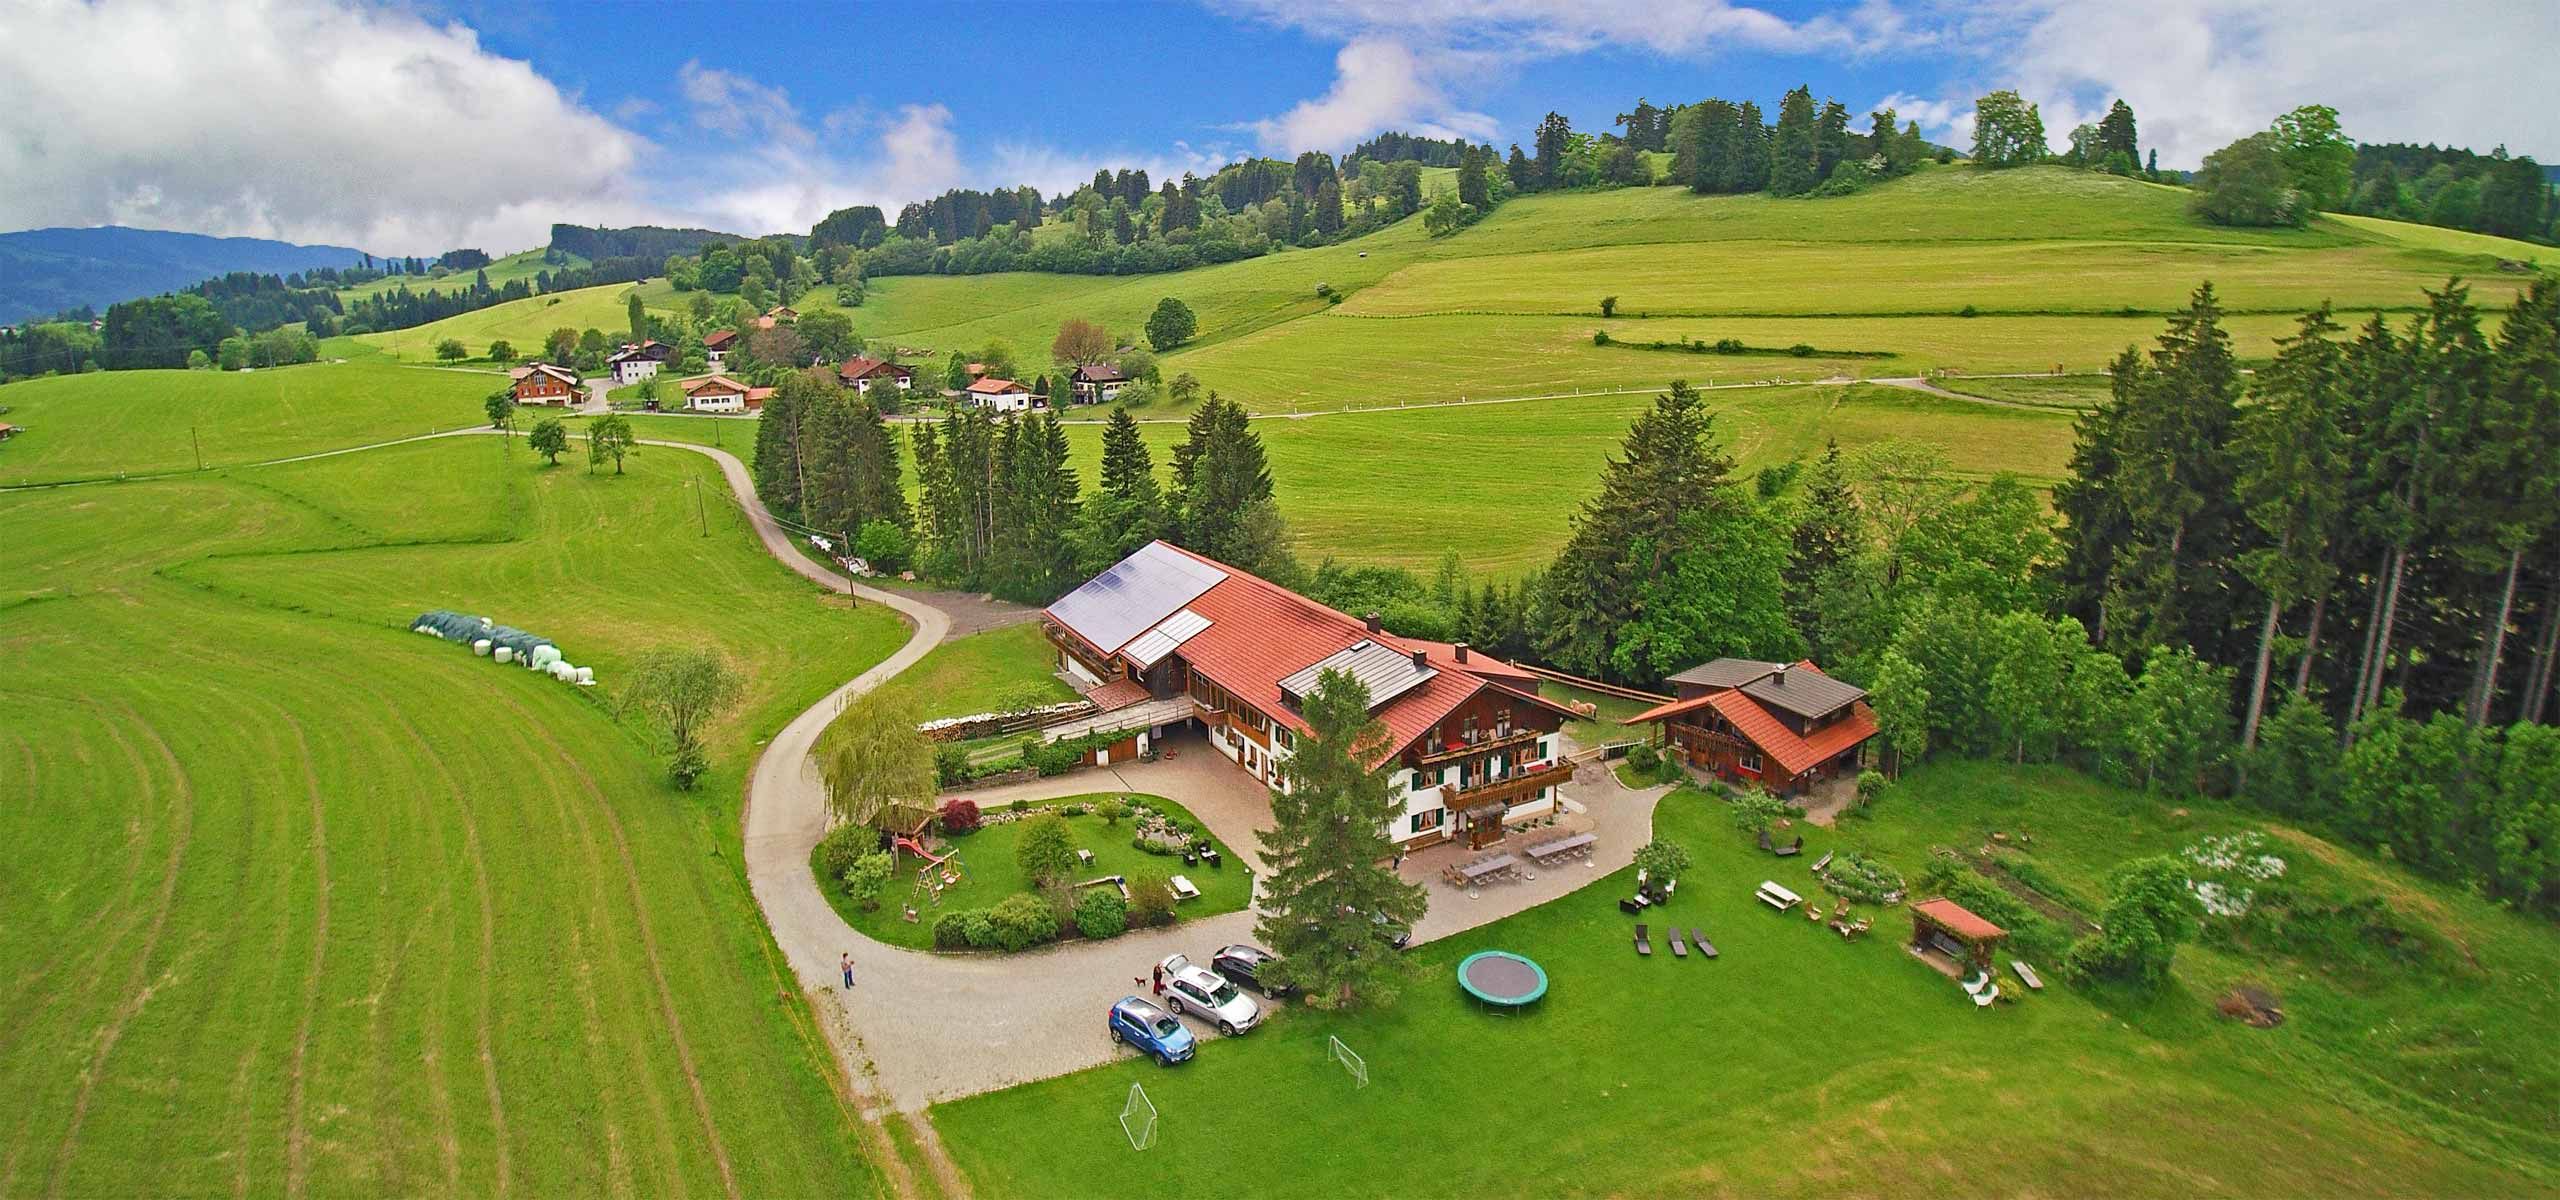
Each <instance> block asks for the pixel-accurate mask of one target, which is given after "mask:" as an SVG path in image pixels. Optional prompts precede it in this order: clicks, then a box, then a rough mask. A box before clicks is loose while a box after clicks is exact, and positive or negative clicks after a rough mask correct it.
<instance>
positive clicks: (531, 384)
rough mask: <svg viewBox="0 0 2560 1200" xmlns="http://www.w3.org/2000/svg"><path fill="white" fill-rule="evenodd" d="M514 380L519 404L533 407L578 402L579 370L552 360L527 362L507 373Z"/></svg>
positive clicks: (565, 404) (566, 404)
mask: <svg viewBox="0 0 2560 1200" xmlns="http://www.w3.org/2000/svg"><path fill="white" fill-rule="evenodd" d="M507 378H508V379H509V380H511V381H513V382H514V384H515V393H516V403H518V404H524V405H533V406H537V407H540V406H548V405H555V404H556V405H559V406H561V407H564V408H565V407H568V406H569V405H573V404H576V403H577V402H578V399H579V397H578V383H579V379H578V373H577V372H575V371H572V370H570V369H569V368H567V367H555V366H552V365H551V364H550V363H543V362H535V363H526V364H525V365H523V366H521V367H517V368H516V369H514V370H512V371H509V372H507Z"/></svg>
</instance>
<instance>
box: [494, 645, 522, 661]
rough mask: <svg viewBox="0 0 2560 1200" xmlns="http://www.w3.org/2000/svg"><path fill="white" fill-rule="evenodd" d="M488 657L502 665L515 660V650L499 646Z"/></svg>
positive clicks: (510, 647)
mask: <svg viewBox="0 0 2560 1200" xmlns="http://www.w3.org/2000/svg"><path fill="white" fill-rule="evenodd" d="M490 657H492V658H495V659H497V660H498V661H499V662H502V663H506V662H514V661H515V660H516V652H515V648H514V647H512V646H500V647H498V648H497V649H496V650H493V651H490Z"/></svg>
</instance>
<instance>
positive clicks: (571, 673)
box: [551, 662, 578, 683]
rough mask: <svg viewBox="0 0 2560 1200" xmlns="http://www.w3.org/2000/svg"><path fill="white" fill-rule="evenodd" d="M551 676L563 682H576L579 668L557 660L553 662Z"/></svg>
mask: <svg viewBox="0 0 2560 1200" xmlns="http://www.w3.org/2000/svg"><path fill="white" fill-rule="evenodd" d="M551 677H552V678H553V679H557V680H559V681H560V682H562V683H576V682H577V681H578V669H577V668H576V667H573V666H570V665H569V664H567V663H564V662H556V663H553V664H551Z"/></svg>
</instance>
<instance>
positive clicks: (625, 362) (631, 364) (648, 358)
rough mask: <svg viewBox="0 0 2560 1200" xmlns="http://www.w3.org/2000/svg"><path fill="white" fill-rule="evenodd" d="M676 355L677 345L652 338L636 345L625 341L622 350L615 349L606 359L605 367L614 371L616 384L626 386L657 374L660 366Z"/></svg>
mask: <svg viewBox="0 0 2560 1200" xmlns="http://www.w3.org/2000/svg"><path fill="white" fill-rule="evenodd" d="M675 356H676V348H675V347H673V346H670V345H668V344H666V343H665V342H662V341H659V340H657V339H656V338H651V339H649V340H648V341H645V342H641V343H638V344H636V345H635V344H633V343H630V342H624V343H623V344H622V348H621V349H620V350H616V351H614V353H613V357H611V358H608V359H606V360H604V361H605V367H606V368H607V369H608V370H610V371H611V372H612V373H613V382H614V386H616V387H625V386H628V385H630V384H634V383H638V382H640V381H641V380H643V379H647V378H649V377H650V376H652V375H655V374H657V373H658V368H660V367H663V366H665V365H667V363H669V362H670V361H673V360H674V358H675Z"/></svg>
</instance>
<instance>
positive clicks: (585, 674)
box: [578, 667, 596, 687]
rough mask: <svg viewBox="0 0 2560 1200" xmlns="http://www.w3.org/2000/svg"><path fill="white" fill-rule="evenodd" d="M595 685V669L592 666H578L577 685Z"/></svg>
mask: <svg viewBox="0 0 2560 1200" xmlns="http://www.w3.org/2000/svg"><path fill="white" fill-rule="evenodd" d="M595 685H596V669H595V668H594V667H580V668H578V686H579V687H594V686H595Z"/></svg>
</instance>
